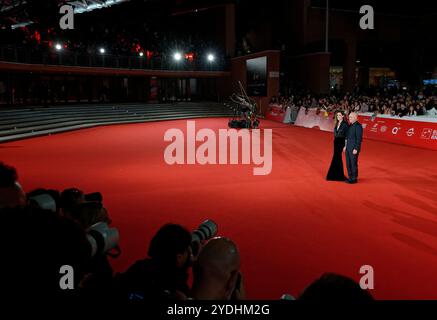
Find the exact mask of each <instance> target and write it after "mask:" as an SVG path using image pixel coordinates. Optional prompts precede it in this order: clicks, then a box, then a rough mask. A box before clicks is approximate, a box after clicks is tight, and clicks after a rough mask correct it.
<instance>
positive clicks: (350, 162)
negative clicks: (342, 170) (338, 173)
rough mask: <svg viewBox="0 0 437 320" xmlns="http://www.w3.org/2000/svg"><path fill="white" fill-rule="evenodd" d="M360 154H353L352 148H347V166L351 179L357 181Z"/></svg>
mask: <svg viewBox="0 0 437 320" xmlns="http://www.w3.org/2000/svg"><path fill="white" fill-rule="evenodd" d="M358 156H359V154H353V151H352V150H346V166H347V173H348V176H349V180H350V181H356V180H357V178H358Z"/></svg>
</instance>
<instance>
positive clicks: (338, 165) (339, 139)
mask: <svg viewBox="0 0 437 320" xmlns="http://www.w3.org/2000/svg"><path fill="white" fill-rule="evenodd" d="M344 118H345V116H344V114H343V112H342V111H337V112H336V113H335V127H334V155H333V157H332V162H331V166H330V167H329V171H328V174H327V176H326V180H329V181H345V180H346V177H345V175H344V171H343V148H344V146H345V141H346V136H347V130H348V129H349V125H348V124H347V122H346V120H345V119H344Z"/></svg>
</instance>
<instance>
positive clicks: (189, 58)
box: [185, 52, 194, 61]
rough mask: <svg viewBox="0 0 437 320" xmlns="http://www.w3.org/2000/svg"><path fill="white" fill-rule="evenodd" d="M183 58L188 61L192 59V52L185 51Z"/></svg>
mask: <svg viewBox="0 0 437 320" xmlns="http://www.w3.org/2000/svg"><path fill="white" fill-rule="evenodd" d="M185 59H187V60H188V61H194V53H193V52H188V53H186V54H185Z"/></svg>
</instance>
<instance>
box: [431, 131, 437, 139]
mask: <svg viewBox="0 0 437 320" xmlns="http://www.w3.org/2000/svg"><path fill="white" fill-rule="evenodd" d="M431 139H432V140H437V130H434V132H433V133H432V137H431Z"/></svg>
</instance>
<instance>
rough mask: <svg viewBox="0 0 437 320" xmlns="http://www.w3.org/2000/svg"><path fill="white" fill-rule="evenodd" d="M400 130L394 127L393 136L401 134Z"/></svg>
mask: <svg viewBox="0 0 437 320" xmlns="http://www.w3.org/2000/svg"><path fill="white" fill-rule="evenodd" d="M399 130H400V128H399V127H394V128H393V129H392V131H391V133H392V134H394V135H397V134H398V132H399Z"/></svg>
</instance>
